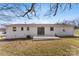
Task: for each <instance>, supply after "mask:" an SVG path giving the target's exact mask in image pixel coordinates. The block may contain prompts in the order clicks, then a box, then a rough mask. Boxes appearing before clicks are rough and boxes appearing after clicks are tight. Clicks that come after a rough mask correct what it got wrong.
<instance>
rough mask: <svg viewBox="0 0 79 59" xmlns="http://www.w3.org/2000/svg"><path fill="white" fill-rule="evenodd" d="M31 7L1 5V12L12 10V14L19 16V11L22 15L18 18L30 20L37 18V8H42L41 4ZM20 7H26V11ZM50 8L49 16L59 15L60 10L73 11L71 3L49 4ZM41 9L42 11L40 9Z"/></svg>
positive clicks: (33, 4) (26, 5)
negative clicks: (32, 17)
mask: <svg viewBox="0 0 79 59" xmlns="http://www.w3.org/2000/svg"><path fill="white" fill-rule="evenodd" d="M29 4H30V6H29V5H28V4H27V3H26V4H0V11H1V10H10V11H11V12H13V13H15V15H16V14H18V13H17V12H18V10H19V11H21V13H20V15H19V16H17V15H16V16H17V17H21V16H22V17H24V16H26V15H27V17H28V18H30V15H33V16H37V13H38V12H37V11H36V9H37V6H42V5H41V4H40V5H38V4H39V3H29ZM20 6H24V7H25V9H24V10H22V8H21V7H20ZM48 6H49V7H48V8H49V10H48V11H49V12H48V11H47V13H49V14H48V15H53V16H55V15H57V13H58V10H60V9H61V10H63V11H64V10H66V9H72V4H71V3H49V4H48ZM39 9H41V8H40V7H39Z"/></svg>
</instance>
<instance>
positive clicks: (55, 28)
mask: <svg viewBox="0 0 79 59" xmlns="http://www.w3.org/2000/svg"><path fill="white" fill-rule="evenodd" d="M73 35H74V26H72V25H65V24H10V25H6V38H7V39H11V38H26V37H28V36H31V37H34V36H52V37H53V36H73Z"/></svg>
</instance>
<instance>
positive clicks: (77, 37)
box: [59, 36, 79, 38]
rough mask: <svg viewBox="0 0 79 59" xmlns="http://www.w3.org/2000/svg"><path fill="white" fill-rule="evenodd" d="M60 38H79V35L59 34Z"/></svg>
mask: <svg viewBox="0 0 79 59" xmlns="http://www.w3.org/2000/svg"><path fill="white" fill-rule="evenodd" d="M59 37H60V38H79V36H59Z"/></svg>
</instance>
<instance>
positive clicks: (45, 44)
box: [0, 30, 79, 56]
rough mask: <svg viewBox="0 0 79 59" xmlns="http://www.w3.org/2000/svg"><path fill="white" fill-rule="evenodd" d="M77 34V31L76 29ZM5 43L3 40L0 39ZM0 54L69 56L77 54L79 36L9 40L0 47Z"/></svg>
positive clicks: (78, 50) (78, 52) (78, 53)
mask: <svg viewBox="0 0 79 59" xmlns="http://www.w3.org/2000/svg"><path fill="white" fill-rule="evenodd" d="M75 33H77V35H78V33H79V31H78V30H76V32H75ZM1 42H2V43H5V42H4V41H1ZM0 55H18V56H20V55H22V56H23V55H26V56H27V55H33V56H36V55H45V56H48V55H50V56H51V55H52V56H71V55H79V38H73V37H71V38H69V37H68V38H61V39H60V40H45V41H44V40H43V41H32V40H16V41H9V42H8V43H7V44H5V45H2V46H1V48H0Z"/></svg>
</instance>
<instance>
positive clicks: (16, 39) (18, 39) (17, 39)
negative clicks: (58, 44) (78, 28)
mask: <svg viewBox="0 0 79 59" xmlns="http://www.w3.org/2000/svg"><path fill="white" fill-rule="evenodd" d="M59 38H60V39H62V38H79V36H59ZM20 40H21V41H22V40H33V39H27V38H15V39H2V40H0V41H20ZM47 40H58V39H46V40H33V41H47Z"/></svg>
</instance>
